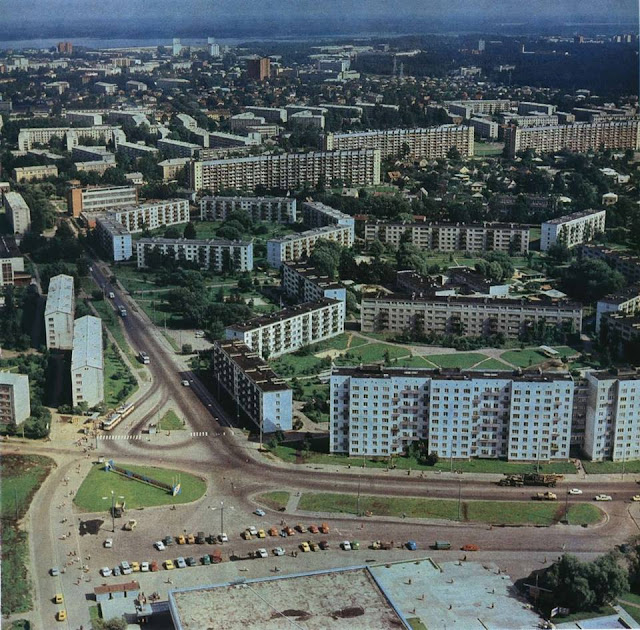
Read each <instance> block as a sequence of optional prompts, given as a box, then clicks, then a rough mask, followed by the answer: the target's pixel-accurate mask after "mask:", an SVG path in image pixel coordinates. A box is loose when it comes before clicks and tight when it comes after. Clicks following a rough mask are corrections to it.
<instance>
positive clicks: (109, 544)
mask: <svg viewBox="0 0 640 630" xmlns="http://www.w3.org/2000/svg"><path fill="white" fill-rule="evenodd" d="M104 546H105V549H111V548H112V547H113V538H107V540H105V541H104Z"/></svg>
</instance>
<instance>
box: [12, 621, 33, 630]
mask: <svg viewBox="0 0 640 630" xmlns="http://www.w3.org/2000/svg"><path fill="white" fill-rule="evenodd" d="M9 630H31V624H30V623H29V621H28V620H27V619H16V620H15V621H12V622H11V627H10V628H9Z"/></svg>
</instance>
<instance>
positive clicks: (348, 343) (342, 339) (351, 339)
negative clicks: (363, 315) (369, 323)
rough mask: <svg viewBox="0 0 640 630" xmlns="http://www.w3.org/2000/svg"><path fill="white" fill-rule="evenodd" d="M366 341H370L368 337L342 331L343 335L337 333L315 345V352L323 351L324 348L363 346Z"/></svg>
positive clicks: (336, 348)
mask: <svg viewBox="0 0 640 630" xmlns="http://www.w3.org/2000/svg"><path fill="white" fill-rule="evenodd" d="M366 343H368V341H367V340H366V339H362V338H361V337H356V336H355V335H352V334H349V333H342V334H341V335H336V336H335V337H331V339H327V340H326V341H321V342H320V343H319V344H317V346H316V347H314V352H322V351H323V350H346V349H347V348H357V347H358V346H363V345H364V344H366Z"/></svg>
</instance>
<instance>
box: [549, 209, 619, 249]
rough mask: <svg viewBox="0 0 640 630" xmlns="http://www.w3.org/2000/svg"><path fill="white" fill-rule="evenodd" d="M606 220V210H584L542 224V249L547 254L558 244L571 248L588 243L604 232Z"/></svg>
mask: <svg viewBox="0 0 640 630" xmlns="http://www.w3.org/2000/svg"><path fill="white" fill-rule="evenodd" d="M606 218H607V211H606V210H582V211H580V212H574V213H572V214H568V215H565V216H563V217H558V218H557V219H551V220H550V221H545V222H544V223H543V224H542V233H541V236H540V249H541V250H542V251H543V252H546V251H547V250H548V249H549V247H551V246H552V245H555V244H556V243H561V244H562V245H566V246H567V247H569V248H571V247H575V246H576V245H580V244H581V243H586V242H587V241H590V240H592V239H593V238H594V237H595V236H596V235H598V234H602V233H603V232H604V225H605V221H606Z"/></svg>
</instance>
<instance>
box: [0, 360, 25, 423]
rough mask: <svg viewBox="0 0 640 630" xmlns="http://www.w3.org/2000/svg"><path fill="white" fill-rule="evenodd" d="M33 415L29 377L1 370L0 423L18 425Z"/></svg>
mask: <svg viewBox="0 0 640 630" xmlns="http://www.w3.org/2000/svg"><path fill="white" fill-rule="evenodd" d="M30 415H31V394H30V393H29V377H28V376H27V375H26V374H15V373H13V372H0V425H1V426H3V427H7V426H14V427H15V426H18V425H19V424H22V423H23V422H24V421H25V420H26V419H27V418H28V417H29V416H30Z"/></svg>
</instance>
